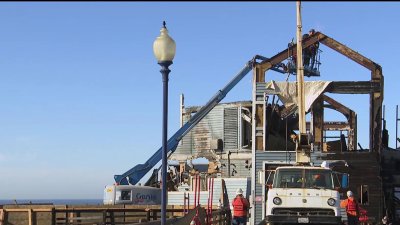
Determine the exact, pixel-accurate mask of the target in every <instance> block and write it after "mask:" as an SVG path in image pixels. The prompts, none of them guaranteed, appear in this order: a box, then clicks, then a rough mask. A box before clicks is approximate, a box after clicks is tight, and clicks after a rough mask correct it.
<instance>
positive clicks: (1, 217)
mask: <svg viewBox="0 0 400 225" xmlns="http://www.w3.org/2000/svg"><path fill="white" fill-rule="evenodd" d="M4 213H5V212H4V209H0V225H4V224H5V221H4Z"/></svg>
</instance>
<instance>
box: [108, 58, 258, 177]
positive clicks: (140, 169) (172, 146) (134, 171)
mask: <svg viewBox="0 0 400 225" xmlns="http://www.w3.org/2000/svg"><path fill="white" fill-rule="evenodd" d="M255 60H256V58H253V59H252V60H250V61H249V62H248V63H247V64H246V66H245V67H244V68H243V69H242V70H241V71H240V72H239V73H238V74H237V75H236V76H235V77H234V78H233V79H232V80H231V81H230V82H229V83H228V84H227V85H226V86H225V87H224V88H222V89H221V90H219V91H218V92H217V93H216V94H215V95H214V96H213V97H212V98H211V99H210V100H209V101H208V102H207V104H206V105H204V106H203V107H202V108H201V109H200V110H199V111H198V112H197V113H196V114H195V115H194V116H193V117H192V118H190V120H189V121H187V122H186V123H185V125H183V126H182V127H181V128H180V129H179V130H178V131H177V132H176V133H175V134H174V135H173V136H172V137H171V138H170V139H169V140H168V142H167V154H169V153H170V152H171V153H173V152H174V151H175V150H176V147H177V146H178V143H179V141H180V140H181V139H182V138H183V137H184V136H185V135H186V134H187V133H188V132H189V131H190V130H191V129H192V128H193V127H194V126H196V124H198V123H199V122H200V120H201V119H203V118H204V117H205V116H206V115H207V114H208V113H209V112H210V111H211V110H212V109H213V108H214V107H215V106H216V105H217V104H218V103H219V102H220V101H221V100H222V99H224V98H225V96H226V94H228V92H229V91H230V90H232V88H233V87H235V85H236V84H237V83H239V81H240V80H242V78H243V77H245V76H246V75H247V74H248V73H249V72H250V71H251V70H252V68H253V65H254V63H255ZM161 158H162V147H161V148H159V149H158V150H157V151H156V152H155V153H154V154H153V155H152V156H151V157H150V158H149V159H148V160H147V161H146V162H145V163H144V164H138V165H136V166H135V167H133V168H131V169H130V170H128V171H127V172H125V173H124V174H122V175H114V180H115V182H116V183H118V184H133V185H135V184H137V183H138V182H139V181H140V180H141V179H142V178H143V177H144V176H145V175H146V174H147V173H148V172H149V171H150V170H151V169H152V168H153V167H154V166H155V165H156V164H157V163H158V162H159V161H160V160H161Z"/></svg>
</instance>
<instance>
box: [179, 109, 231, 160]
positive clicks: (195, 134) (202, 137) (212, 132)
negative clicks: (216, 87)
mask: <svg viewBox="0 0 400 225" xmlns="http://www.w3.org/2000/svg"><path fill="white" fill-rule="evenodd" d="M223 116H224V107H223V106H220V105H217V106H216V107H215V108H214V109H213V110H211V112H210V113H209V114H208V115H207V116H205V117H204V118H203V119H202V120H201V121H200V122H199V123H198V124H197V125H196V126H195V127H194V128H193V129H192V130H191V131H190V132H189V133H187V134H186V135H185V136H184V137H183V138H182V142H181V144H179V145H178V147H177V148H176V151H175V152H174V154H173V155H172V156H171V159H173V160H175V159H177V158H179V157H190V156H192V155H196V154H197V153H198V152H200V151H203V150H206V149H207V150H209V149H210V141H211V140H212V139H223ZM187 120H188V118H184V123H186V122H187Z"/></svg>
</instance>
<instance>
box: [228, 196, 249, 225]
mask: <svg viewBox="0 0 400 225" xmlns="http://www.w3.org/2000/svg"><path fill="white" fill-rule="evenodd" d="M249 205H250V204H249V201H248V200H247V199H246V198H245V197H244V196H243V190H242V189H241V188H239V189H237V191H236V197H235V198H234V199H233V201H232V206H233V220H232V224H233V225H244V224H246V223H247V210H248V209H249Z"/></svg>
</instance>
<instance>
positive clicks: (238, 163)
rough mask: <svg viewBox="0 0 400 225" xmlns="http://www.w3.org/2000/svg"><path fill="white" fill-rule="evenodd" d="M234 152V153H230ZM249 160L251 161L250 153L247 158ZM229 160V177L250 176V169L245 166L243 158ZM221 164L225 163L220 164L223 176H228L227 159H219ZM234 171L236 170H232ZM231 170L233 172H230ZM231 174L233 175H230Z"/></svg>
mask: <svg viewBox="0 0 400 225" xmlns="http://www.w3.org/2000/svg"><path fill="white" fill-rule="evenodd" d="M232 154H234V153H232ZM248 160H249V162H251V155H250V157H249V158H248ZM230 161H231V167H230V169H231V177H251V169H250V168H246V167H245V159H234V160H230ZM220 162H221V165H222V164H225V166H222V167H221V168H220V169H221V173H222V176H223V177H229V174H228V160H227V159H221V160H220ZM234 171H236V172H234ZM232 172H233V173H232ZM232 174H233V176H232Z"/></svg>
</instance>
